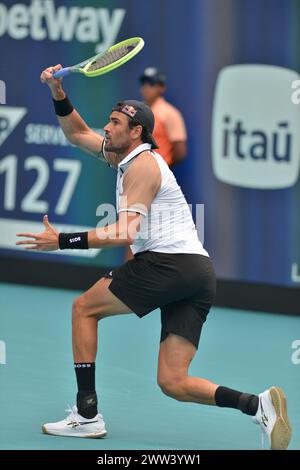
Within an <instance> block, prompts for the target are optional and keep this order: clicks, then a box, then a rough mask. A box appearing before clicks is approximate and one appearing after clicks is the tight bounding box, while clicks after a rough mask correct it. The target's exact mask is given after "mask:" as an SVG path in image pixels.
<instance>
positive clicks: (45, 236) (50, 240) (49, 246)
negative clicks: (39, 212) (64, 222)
mask: <svg viewBox="0 0 300 470" xmlns="http://www.w3.org/2000/svg"><path fill="white" fill-rule="evenodd" d="M43 224H44V226H45V230H44V232H42V233H17V237H26V238H27V240H22V241H19V242H16V245H27V246H26V247H25V248H26V250H38V251H55V250H58V248H59V245H58V234H59V232H58V231H57V230H56V229H55V228H54V227H53V226H52V225H51V224H50V223H49V220H48V216H47V215H44V218H43Z"/></svg>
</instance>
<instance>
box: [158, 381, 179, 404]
mask: <svg viewBox="0 0 300 470" xmlns="http://www.w3.org/2000/svg"><path fill="white" fill-rule="evenodd" d="M157 383H158V385H159V387H160V389H161V391H162V392H163V393H164V394H165V395H167V396H168V397H171V398H175V399H176V400H180V396H181V395H182V380H181V378H180V377H176V376H164V377H158V379H157Z"/></svg>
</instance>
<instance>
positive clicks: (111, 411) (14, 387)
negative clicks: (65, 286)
mask: <svg viewBox="0 0 300 470" xmlns="http://www.w3.org/2000/svg"><path fill="white" fill-rule="evenodd" d="M78 294H79V292H76V291H68V290H59V289H50V288H38V287H24V286H18V285H12V284H1V285H0V311H1V315H0V340H1V341H2V343H1V344H2V346H3V345H4V343H5V352H6V354H4V348H3V347H2V361H0V362H6V364H3V363H2V364H1V365H0V374H1V375H0V383H1V386H0V403H1V410H0V413H1V422H2V425H1V427H0V448H1V449H94V450H96V449H97V450H98V449H106V450H110V449H260V448H261V437H260V430H259V429H258V427H257V426H255V425H254V424H253V423H252V422H251V419H250V418H249V417H248V416H245V415H242V414H241V413H240V412H237V411H235V410H231V409H224V408H217V407H208V406H207V407H206V406H201V405H196V404H190V403H181V402H177V401H174V400H172V399H170V398H168V397H166V396H164V395H163V394H162V393H161V391H160V390H159V388H158V386H157V384H156V361H157V352H158V346H159V335H160V315H159V311H155V312H153V313H152V314H151V315H149V316H148V317H146V318H144V319H142V320H140V319H138V318H136V317H135V316H134V315H126V316H124V317H122V316H119V317H112V318H108V319H105V320H104V321H103V322H102V324H100V329H99V352H98V358H97V366H96V380H97V389H98V392H99V399H100V412H101V413H102V414H103V416H104V419H105V422H106V427H107V430H108V436H107V437H106V438H105V439H102V440H98V439H96V440H94V439H76V438H63V437H55V436H48V435H44V434H42V432H41V424H43V423H44V422H49V421H56V420H59V419H62V418H64V417H65V415H66V413H65V409H66V408H67V407H68V405H70V406H72V405H73V404H74V399H75V393H76V381H75V374H74V371H73V361H72V353H71V322H70V315H71V314H70V311H71V305H72V300H73V299H74V298H75V297H76V296H77V295H78ZM299 331H300V318H299V317H293V316H288V315H284V314H282V315H280V314H274V315H273V314H269V313H268V314H267V313H260V312H259V313H257V312H256V313H254V312H248V311H241V310H230V309H223V308H214V309H213V310H212V311H211V313H210V314H209V317H208V320H207V322H206V325H205V328H204V329H203V332H202V338H201V340H200V348H199V351H198V353H197V356H196V358H195V359H194V362H193V364H192V367H191V374H193V375H200V376H202V377H206V378H208V379H211V380H212V381H214V382H217V383H220V384H222V385H225V386H228V387H233V388H235V389H237V390H246V391H249V392H253V393H259V392H261V391H263V390H265V389H266V388H268V387H270V386H271V385H274V384H275V385H279V386H281V387H282V388H283V389H284V390H285V392H286V395H287V398H288V407H289V414H290V418H291V422H292V426H293V437H292V441H291V444H290V446H289V449H300V426H299V423H300V403H299V386H300V374H299V370H300V365H296V364H293V362H292V353H293V349H292V346H291V345H292V342H293V341H294V340H295V339H297V338H299ZM4 359H5V361H4Z"/></svg>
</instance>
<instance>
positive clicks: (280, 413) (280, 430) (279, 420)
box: [270, 387, 292, 450]
mask: <svg viewBox="0 0 300 470" xmlns="http://www.w3.org/2000/svg"><path fill="white" fill-rule="evenodd" d="M270 395H271V398H272V403H273V406H274V408H275V411H276V416H277V417H276V421H275V425H274V428H273V430H272V432H271V449H273V450H285V449H287V447H288V445H289V442H290V440H291V437H292V428H291V425H290V421H289V418H288V414H287V406H286V398H285V394H284V392H283V390H282V389H281V388H279V387H271V388H270Z"/></svg>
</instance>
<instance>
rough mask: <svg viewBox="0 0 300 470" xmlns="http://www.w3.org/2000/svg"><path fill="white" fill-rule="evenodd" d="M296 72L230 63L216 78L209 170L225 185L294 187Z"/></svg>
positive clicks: (299, 120) (299, 143)
mask: <svg viewBox="0 0 300 470" xmlns="http://www.w3.org/2000/svg"><path fill="white" fill-rule="evenodd" d="M296 78H298V75H297V73H296V72H294V71H292V70H288V69H285V68H281V67H273V66H268V65H234V66H230V67H226V68H225V69H223V70H222V71H221V72H220V74H219V77H218V79H217V84H216V91H215V99H214V110H213V126H212V151H213V169H214V174H215V176H216V177H217V178H218V179H219V180H221V181H223V182H224V183H227V184H232V185H235V186H241V187H246V188H256V189H281V188H287V187H290V186H293V185H294V184H295V183H296V181H297V179H298V174H299V163H300V108H299V107H298V106H295V105H293V103H292V102H291V99H290V84H291V81H293V80H295V79H296Z"/></svg>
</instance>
